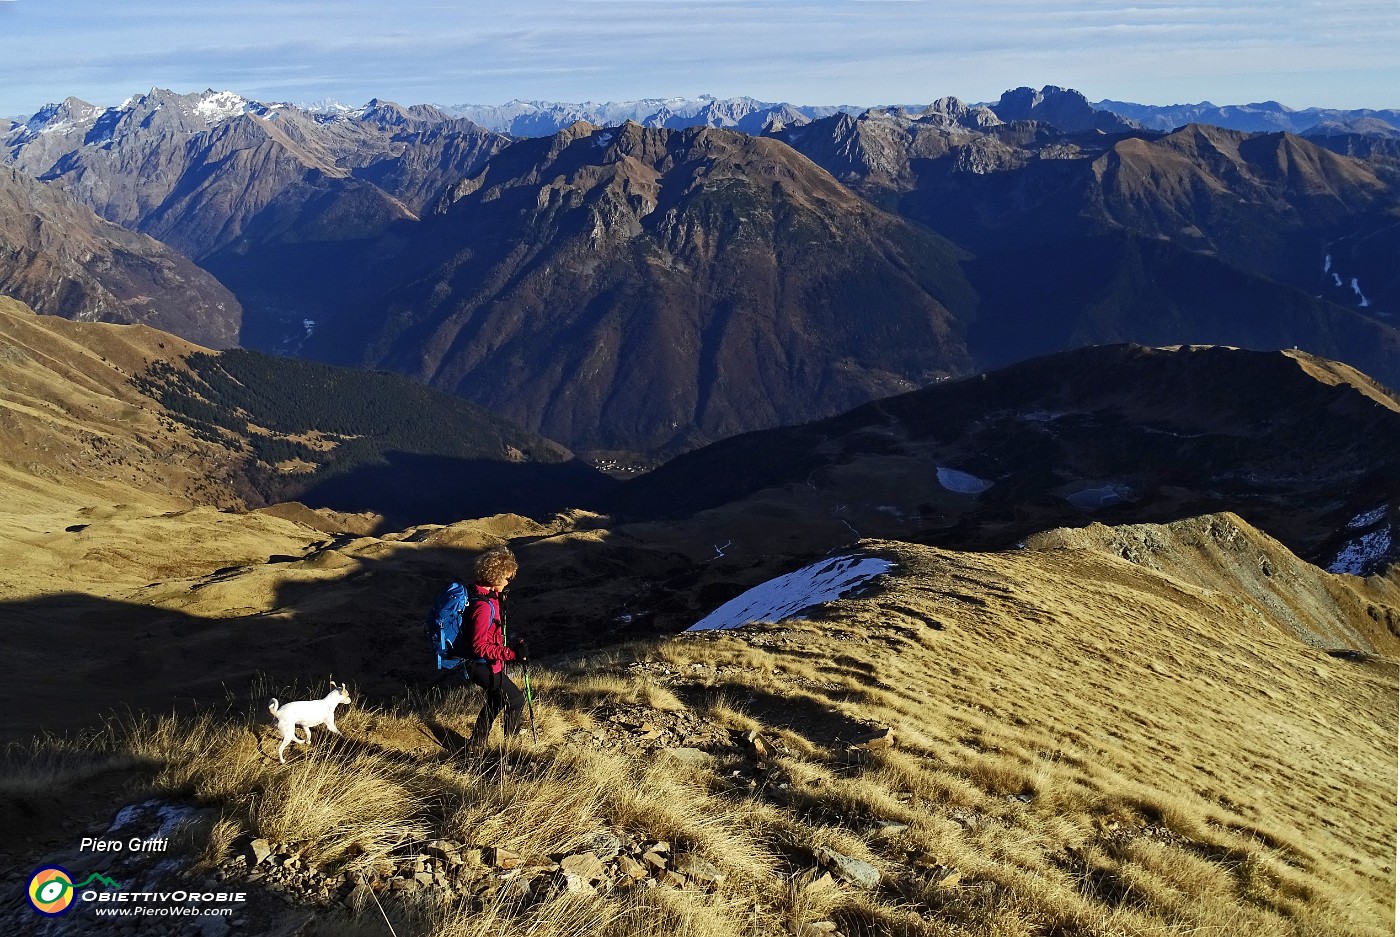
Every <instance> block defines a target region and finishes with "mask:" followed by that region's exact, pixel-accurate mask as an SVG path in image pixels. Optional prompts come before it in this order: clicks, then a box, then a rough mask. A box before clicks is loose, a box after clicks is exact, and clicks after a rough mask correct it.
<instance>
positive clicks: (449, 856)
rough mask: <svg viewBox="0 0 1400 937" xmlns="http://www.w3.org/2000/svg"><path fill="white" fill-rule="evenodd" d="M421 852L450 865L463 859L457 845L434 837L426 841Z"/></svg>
mask: <svg viewBox="0 0 1400 937" xmlns="http://www.w3.org/2000/svg"><path fill="white" fill-rule="evenodd" d="M423 853H424V854H425V855H428V856H431V857H432V858H434V859H437V860H439V861H441V862H445V863H447V864H448V865H451V866H458V865H461V864H462V863H463V862H464V861H465V860H464V859H463V858H462V850H461V849H460V848H459V847H458V845H457V844H456V843H452V842H448V841H447V840H445V839H435V840H433V841H431V842H429V843H427V844H426V845H425V846H424V847H423Z"/></svg>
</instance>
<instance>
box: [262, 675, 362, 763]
mask: <svg viewBox="0 0 1400 937" xmlns="http://www.w3.org/2000/svg"><path fill="white" fill-rule="evenodd" d="M341 703H344V704H345V705H347V706H349V705H350V693H349V692H348V691H347V690H346V689H345V685H344V684H341V685H340V686H336V683H335V681H334V680H332V681H331V691H330V692H329V693H327V694H326V695H325V696H323V697H321V698H320V699H306V700H297V701H296V702H294V703H287V704H286V705H284V706H278V705H277V698H276V697H273V700H272V702H271V703H268V704H267V711H268V712H270V713H272V718H274V719H276V720H277V731H279V732H281V733H282V744H281V746H280V747H278V749H277V760H278V761H280V762H282V763H283V764H286V763H287V760H286V759H285V758H284V757H283V752H285V751H286V750H287V746H288V745H290V744H291V743H293V742H296V743H297V744H298V745H305V744H306V743H307V742H310V741H311V729H312V727H313V726H319V725H324V726H325V727H326V728H327V729H330V730H331V731H332V732H334V733H335V734H336V735H339V734H340V730H339V729H337V728H336V727H335V708H336V707H337V706H339V705H340V704H341ZM298 726H305V727H306V738H304V739H303V738H298V737H297V727H298Z"/></svg>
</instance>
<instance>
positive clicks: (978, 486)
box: [938, 465, 992, 495]
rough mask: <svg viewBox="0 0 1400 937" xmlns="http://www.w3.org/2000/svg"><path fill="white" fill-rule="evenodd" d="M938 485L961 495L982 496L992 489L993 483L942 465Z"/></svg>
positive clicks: (939, 470)
mask: <svg viewBox="0 0 1400 937" xmlns="http://www.w3.org/2000/svg"><path fill="white" fill-rule="evenodd" d="M938 484H940V485H942V486H943V487H944V488H946V489H948V490H949V491H953V492H956V493H958V494H960V495H980V494H981V493H982V492H984V491H986V490H987V489H988V488H990V487H992V483H991V482H989V481H983V480H982V479H980V478H978V477H977V476H976V475H969V474H968V473H967V472H959V471H958V470H957V469H951V468H944V467H943V466H941V465H940V466H939V467H938Z"/></svg>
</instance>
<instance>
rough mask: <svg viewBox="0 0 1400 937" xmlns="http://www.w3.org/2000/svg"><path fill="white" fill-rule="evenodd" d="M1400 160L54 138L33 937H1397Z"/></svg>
mask: <svg viewBox="0 0 1400 937" xmlns="http://www.w3.org/2000/svg"><path fill="white" fill-rule="evenodd" d="M32 5H33V0H21V2H19V3H11V4H4V3H0V7H13V8H14V9H11V10H8V11H0V27H3V26H5V24H8V23H12V22H21V17H22V16H32V15H35V14H33V13H31V12H29V10H30V9H31V8H32ZM141 6H143V7H144V6H145V4H141ZM215 6H223V5H221V4H216V5H215ZM410 6H412V5H410ZM581 6H588V5H581ZM597 6H599V7H602V6H607V7H608V8H609V10H611V8H612V6H615V5H597ZM646 6H647V7H648V8H651V7H652V6H654V5H653V4H646ZM681 6H683V5H677V7H678V9H677V10H676V11H675V12H674V15H675V16H676V17H677V22H680V21H683V20H686V18H687V17H689V16H691V15H692V13H693V11H690V10H689V8H688V7H687V8H686V9H679V7H681ZM846 6H852V7H870V8H871V9H872V12H869V13H859V14H852V22H853V23H855V22H857V21H858V20H859V18H860V17H878V16H880V15H883V14H881V13H880V11H876V10H874V8H875V7H877V6H883V5H879V4H848V5H846ZM898 6H909V7H911V8H913V7H920V8H922V6H923V5H921V4H899V5H898ZM20 7H25V9H24V10H21V9H19V8H20ZM758 7H762V8H766V5H764V4H759V5H757V6H756V8H758ZM613 12H616V11H613ZM731 12H734V14H735V15H736V16H737V15H738V12H736V11H731ZM133 15H135V14H134V13H133ZM211 15H212V14H211ZM270 15H271V16H272V20H271V21H270V22H273V23H274V24H275V23H283V24H285V25H286V28H288V29H290V28H291V25H292V24H294V23H295V22H296V18H295V17H294V16H293V14H292V13H290V12H279V13H277V14H270ZM362 15H365V16H369V15H370V14H369V13H368V12H363V13H362ZM404 15H405V16H407V13H405V14H404ZM501 15H502V16H506V14H501ZM579 15H580V16H581V17H583V19H584V21H588V22H591V20H589V17H591V16H593V15H596V13H589V14H587V16H585V15H584V14H583V13H580V14H579ZM617 15H618V16H621V15H622V14H621V13H617ZM745 15H751V16H758V15H759V14H758V13H756V12H752V11H749V12H748V13H746V14H745ZM912 15H913V14H911V16H912ZM1133 15H1139V14H1133ZM1144 15H1145V14H1144ZM1047 17H1049V14H1047ZM1050 18H1051V19H1053V17H1050ZM755 22H757V21H755ZM75 28H76V27H75ZM153 28H154V27H153ZM582 28H583V27H582V26H580V29H582ZM853 28H854V27H853ZM407 29H408V27H407V26H405V30H407ZM624 32H626V31H625V30H624ZM547 33H548V30H543V29H542V30H541V32H540V33H538V34H536V33H533V32H532V33H531V36H532V39H531V41H538V42H543V41H544V39H542V38H541V36H544V35H546V34H547ZM403 35H409V33H408V32H405V33H404V34H403ZM415 35H416V34H415ZM294 36H295V34H292V33H289V34H288V35H287V36H286V37H280V36H279V37H278V39H277V41H276V43H275V49H276V50H280V51H279V53H278V54H288V55H291V54H292V53H290V52H287V50H289V49H290V50H298V49H301V50H302V51H303V52H305V54H307V55H310V52H309V51H306V50H308V49H310V48H311V46H310V45H305V47H304V48H303V46H302V45H298V41H297V40H296V39H295V37H294ZM639 37H640V38H638V39H637V41H638V42H641V41H643V39H644V35H643V34H640V33H639ZM420 38H422V37H420ZM517 40H518V41H524V40H520V39H519V37H516V39H515V40H511V41H517ZM395 41H396V40H395V37H394V36H386V37H382V41H381V44H379V45H375V46H374V48H375V49H378V50H379V53H377V54H382V55H383V56H385V57H387V56H389V52H388V51H386V50H390V49H392V48H393V47H394V44H395ZM444 41H445V40H444ZM500 41H501V42H506V41H507V40H506V39H501V40H500ZM1007 41H1010V40H1009V39H1008V40H1007ZM201 48H204V47H201ZM230 48H231V47H230ZM437 48H438V47H437V46H436V45H434V44H433V43H430V42H426V41H425V42H424V44H423V49H422V52H421V54H422V55H423V57H424V63H425V64H424V68H425V69H426V68H427V67H428V65H427V63H428V62H429V61H430V60H431V57H432V56H433V55H436V54H437V53H436V51H435V50H436V49H437ZM207 51H208V59H209V63H210V64H209V68H210V69H215V67H216V65H217V63H219V62H220V61H221V60H222V57H223V56H225V54H226V53H227V48H225V47H223V46H218V47H215V46H209V47H208V50H207ZM143 54H144V53H143ZM473 54H474V55H485V53H484V52H481V51H480V50H477V49H475V48H474V51H473ZM812 54H813V57H814V60H815V59H816V58H818V56H817V53H816V52H813V53H812ZM133 55H135V53H133ZM1066 55H1068V53H1066ZM272 58H273V54H272V52H269V54H268V61H269V62H270V61H272ZM897 58H898V57H897V56H894V55H892V56H891V63H892V64H891V66H890V67H894V63H895V62H896V60H897ZM101 61H102V62H103V63H107V65H110V64H111V63H112V62H113V61H115V60H114V59H111V58H105V57H104V58H102V59H101ZM716 61H722V57H717V59H716ZM777 61H779V60H777V59H775V63H776V62H777ZM781 61H787V60H786V59H781ZM386 62H387V58H385V59H380V58H370V59H367V60H366V61H365V63H364V65H363V66H362V68H363V70H364V71H365V72H366V73H372V72H373V70H374V68H377V67H381V66H384V65H385V63H386ZM683 64H684V60H678V61H677V65H676V68H677V69H678V70H679V69H681V68H682V65H683ZM104 67H107V66H104ZM249 67H251V66H249ZM463 67H464V68H465V67H466V66H465V65H464V66H463ZM480 67H481V68H483V69H485V68H486V66H485V65H484V64H483V65H481V66H480ZM541 67H542V68H543V66H541ZM774 67H776V64H775V66H774ZM93 68H94V74H96V73H97V72H98V71H100V69H98V68H97V66H96V65H94V66H93ZM306 68H307V69H311V68H312V66H311V65H310V64H307V65H306ZM561 68H562V66H561ZM716 68H717V69H719V66H718V65H717V66H716ZM269 69H271V66H269ZM255 71H256V70H255ZM253 73H254V72H249V74H253ZM507 73H509V72H507ZM525 73H526V72H525V70H522V71H521V72H520V74H522V75H523V74H525ZM836 73H837V74H844V72H840V71H839V70H837V71H836ZM270 74H272V71H269V75H270ZM392 74H393V69H390V68H387V67H386V79H385V80H386V85H387V86H389V87H393V85H392V83H391V82H389V80H388V77H389V76H390V75H392ZM512 74H513V73H512ZM560 74H564V72H563V71H561V72H560ZM307 75H310V72H309V71H308V72H307ZM142 80H143V81H144V78H143V79H142ZM182 80H184V79H182ZM266 80H267V81H269V82H270V81H271V78H267V79H266ZM305 80H306V81H307V82H308V84H307V85H304V87H314V83H311V78H310V77H305ZM522 80H523V79H522ZM253 81H254V79H251V78H250V79H248V81H247V82H246V83H245V84H246V85H247V86H248V87H252V86H253V84H252V83H253ZM139 85H140V82H138V83H137V85H134V86H139ZM75 86H77V85H75ZM297 87H303V86H302V85H298V86H297ZM64 93H65V94H66V93H68V92H64ZM290 93H291V92H288V94H290ZM855 93H856V92H854V91H853V92H852V94H855ZM278 96H279V97H280V96H281V95H280V94H279V95H278ZM263 98H266V99H263ZM1341 103H1345V102H1341ZM1397 141H1400V110H1397V109H1391V110H1386V109H1378V108H1366V109H1362V108H1351V109H1347V108H1343V107H1340V106H1338V107H1331V106H1328V107H1321V106H1319V107H1310V108H1306V109H1301V108H1288V107H1284V106H1283V105H1280V104H1277V103H1275V102H1272V101H1270V102H1265V103H1258V104H1248V105H1214V104H1211V103H1210V102H1202V103H1201V104H1198V105H1170V106H1168V105H1165V104H1137V103H1129V102H1124V101H1117V100H1112V99H1103V100H1099V101H1097V102H1091V101H1090V100H1089V98H1088V97H1086V96H1085V94H1082V93H1080V92H1079V91H1075V90H1071V89H1067V88H1062V87H1058V86H1053V85H1046V86H1044V87H1042V88H1040V89H1039V90H1036V89H1033V88H1029V87H1020V88H1014V89H1012V90H1008V91H1006V92H1005V93H1004V94H1002V95H1001V96H1000V97H999V98H998V99H995V100H991V101H986V102H982V103H977V102H969V101H963V100H959V99H958V98H956V97H951V96H945V97H940V98H936V99H932V103H929V104H918V105H907V104H905V105H896V104H890V105H886V106H877V107H866V106H852V105H842V104H822V103H820V102H818V103H813V102H811V101H803V102H799V103H787V102H765V101H761V100H757V99H755V98H748V97H732V98H719V97H711V96H704V97H671V98H655V99H651V98H648V99H636V100H625V101H623V100H616V101H609V102H608V103H605V104H598V103H592V102H590V103H579V104H569V103H558V102H551V101H543V100H537V101H530V102H526V101H520V100H517V101H512V102H510V103H508V104H505V105H469V104H461V105H446V104H441V103H438V104H430V103H413V104H398V103H394V102H391V101H388V100H383V99H378V98H376V99H374V100H371V101H370V102H369V103H368V104H366V105H364V106H362V107H350V106H345V105H342V104H338V103H336V102H335V101H331V100H325V101H322V102H321V103H319V104H294V103H288V102H285V101H280V100H273V99H272V95H271V94H270V93H269V94H266V95H262V96H261V97H260V96H258V95H256V94H253V95H249V94H244V93H242V92H235V91H231V90H220V91H215V90H212V89H211V90H206V91H195V92H189V93H187V92H184V91H178V90H167V89H165V88H161V87H152V88H150V90H149V91H147V92H144V93H137V94H133V95H131V96H130V97H127V98H126V99H125V100H124V101H123V102H122V103H121V104H118V105H115V106H107V105H100V104H92V103H89V102H87V101H84V100H82V99H80V98H78V97H67V98H66V99H64V100H62V101H61V102H60V103H55V104H49V105H46V106H44V107H42V108H40V109H39V110H37V111H36V112H35V113H33V114H32V115H30V116H26V117H19V118H14V119H8V120H0V495H3V498H2V499H0V570H3V572H0V622H3V628H4V642H5V647H6V649H7V651H8V658H9V670H8V677H7V679H6V680H5V681H3V683H0V739H3V741H4V743H5V746H6V747H5V749H4V756H3V763H2V764H0V840H3V842H4V844H5V846H4V849H3V853H2V854H0V877H3V881H4V884H3V886H0V933H3V934H34V935H39V937H66V935H78V937H89V935H94V937H96V935H109V934H116V935H148V934H149V935H154V937H176V935H198V937H227V935H245V937H255V935H256V937H264V935H265V937H410V935H413V937H488V935H489V937H528V935H533V937H585V935H588V937H593V935H597V937H631V935H652V937H671V935H685V937H773V935H791V937H827V935H834V937H1385V935H1392V934H1394V933H1395V927H1396V894H1397V879H1396V864H1397V764H1400V753H1398V752H1397V739H1398V738H1400V702H1398V701H1400V670H1398V669H1397V665H1398V664H1400V394H1397V392H1396V390H1395V388H1396V387H1397V386H1400V318H1397V317H1400V263H1397V261H1400V142H1397ZM454 584H455V587H454Z"/></svg>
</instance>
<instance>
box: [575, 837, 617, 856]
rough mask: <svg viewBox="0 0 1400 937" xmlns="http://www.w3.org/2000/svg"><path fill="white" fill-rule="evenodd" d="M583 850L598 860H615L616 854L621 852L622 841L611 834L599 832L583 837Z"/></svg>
mask: <svg viewBox="0 0 1400 937" xmlns="http://www.w3.org/2000/svg"><path fill="white" fill-rule="evenodd" d="M583 848H584V849H587V850H588V851H589V852H591V853H593V855H595V856H597V857H598V858H599V859H602V860H604V861H607V860H609V859H616V858H617V856H618V853H620V852H622V840H620V839H618V838H617V837H616V836H614V835H613V834H611V833H606V832H599V833H593V834H590V835H588V836H585V837H584V839H583Z"/></svg>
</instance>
